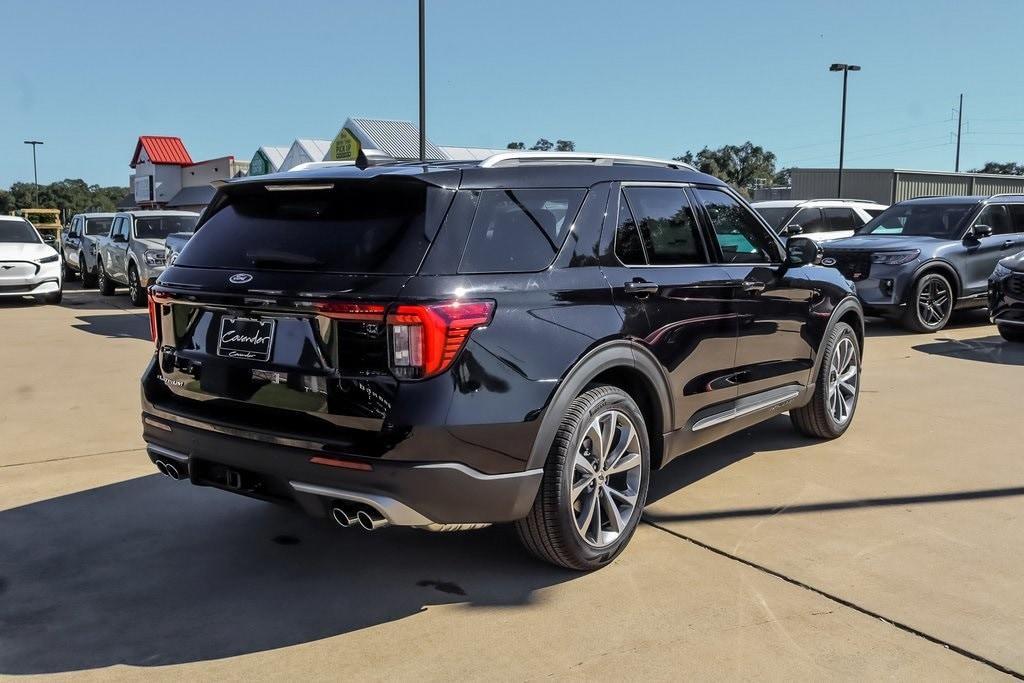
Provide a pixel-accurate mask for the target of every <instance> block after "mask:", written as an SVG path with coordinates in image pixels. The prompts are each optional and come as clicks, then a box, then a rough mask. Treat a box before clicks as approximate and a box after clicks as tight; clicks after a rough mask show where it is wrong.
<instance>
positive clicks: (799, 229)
mask: <svg viewBox="0 0 1024 683" xmlns="http://www.w3.org/2000/svg"><path fill="white" fill-rule="evenodd" d="M803 231H804V227H803V226H802V225H800V224H798V223H790V224H789V225H787V226H786V234H787V235H800V234H803Z"/></svg>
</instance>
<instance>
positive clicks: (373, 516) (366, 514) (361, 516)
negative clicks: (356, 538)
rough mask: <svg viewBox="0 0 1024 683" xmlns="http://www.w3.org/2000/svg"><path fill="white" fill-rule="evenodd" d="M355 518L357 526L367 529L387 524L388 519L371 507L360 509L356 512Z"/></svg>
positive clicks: (370, 529)
mask: <svg viewBox="0 0 1024 683" xmlns="http://www.w3.org/2000/svg"><path fill="white" fill-rule="evenodd" d="M356 518H357V519H358V520H359V526H361V527H363V528H364V529H366V530H367V531H373V530H374V529H379V528H381V527H382V526H387V525H388V520H386V519H384V515H382V514H380V513H379V512H377V511H376V510H374V509H372V508H366V509H364V510H360V511H359V512H357V513H356Z"/></svg>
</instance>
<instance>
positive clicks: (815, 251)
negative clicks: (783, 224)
mask: <svg viewBox="0 0 1024 683" xmlns="http://www.w3.org/2000/svg"><path fill="white" fill-rule="evenodd" d="M823 255H824V252H823V251H822V249H821V245H819V244H818V243H817V242H815V241H814V240H812V239H810V238H809V237H791V238H789V241H788V242H786V264H787V265H789V266H792V267H794V268H796V267H799V266H817V265H820V264H821V258H822V256H823Z"/></svg>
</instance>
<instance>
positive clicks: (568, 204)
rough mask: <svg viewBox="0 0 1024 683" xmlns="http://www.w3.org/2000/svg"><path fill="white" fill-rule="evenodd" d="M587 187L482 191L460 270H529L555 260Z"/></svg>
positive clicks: (468, 271)
mask: <svg viewBox="0 0 1024 683" xmlns="http://www.w3.org/2000/svg"><path fill="white" fill-rule="evenodd" d="M585 194H586V190H581V189H573V188H569V189H566V188H558V189H529V190H483V191H481V192H480V196H479V204H478V205H477V209H476V214H475V215H474V216H473V225H472V227H471V228H470V232H469V240H468V241H467V243H466V250H465V252H464V253H463V255H462V263H461V264H460V265H459V272H460V273H527V272H533V271H538V270H543V269H545V268H547V267H548V266H549V265H551V262H552V261H553V260H554V258H555V255H556V254H557V253H558V250H559V249H561V247H562V244H563V243H564V242H565V238H566V236H567V235H568V234H569V229H570V227H571V225H572V222H573V220H574V219H575V217H576V212H577V211H579V208H580V204H582V203H583V197H584V195H585Z"/></svg>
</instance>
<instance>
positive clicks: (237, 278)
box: [228, 273, 252, 285]
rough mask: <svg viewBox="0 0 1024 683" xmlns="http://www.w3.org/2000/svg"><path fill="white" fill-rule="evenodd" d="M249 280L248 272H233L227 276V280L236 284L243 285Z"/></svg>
mask: <svg viewBox="0 0 1024 683" xmlns="http://www.w3.org/2000/svg"><path fill="white" fill-rule="evenodd" d="M251 280H252V275H249V273H235V274H234V275H232V276H231V277H229V278H228V282H230V283H232V284H236V285H244V284H245V283H246V282H250V281H251Z"/></svg>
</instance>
